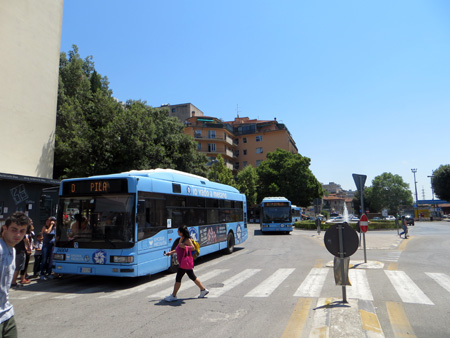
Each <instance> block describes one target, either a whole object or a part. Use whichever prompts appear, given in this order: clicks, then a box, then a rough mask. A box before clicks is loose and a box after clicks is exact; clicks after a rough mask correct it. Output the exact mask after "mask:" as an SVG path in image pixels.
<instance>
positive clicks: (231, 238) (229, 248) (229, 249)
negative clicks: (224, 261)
mask: <svg viewBox="0 0 450 338" xmlns="http://www.w3.org/2000/svg"><path fill="white" fill-rule="evenodd" d="M233 251H234V234H233V233H232V232H229V233H228V237H227V248H226V249H225V252H226V253H227V254H231V253H233Z"/></svg>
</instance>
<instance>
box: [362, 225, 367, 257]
mask: <svg viewBox="0 0 450 338" xmlns="http://www.w3.org/2000/svg"><path fill="white" fill-rule="evenodd" d="M363 241H364V263H367V255H366V233H365V232H363Z"/></svg>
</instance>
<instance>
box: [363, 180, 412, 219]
mask: <svg viewBox="0 0 450 338" xmlns="http://www.w3.org/2000/svg"><path fill="white" fill-rule="evenodd" d="M368 198H369V199H370V206H371V211H372V209H373V211H375V212H381V210H383V209H388V211H389V212H390V213H394V214H397V213H398V212H399V210H400V206H401V205H408V206H410V205H412V203H413V199H412V194H411V191H410V190H409V184H407V183H405V182H404V181H403V179H402V177H401V176H399V175H394V174H391V173H383V174H381V175H379V176H377V177H375V178H374V179H373V181H372V189H371V191H370V192H369V193H368Z"/></svg>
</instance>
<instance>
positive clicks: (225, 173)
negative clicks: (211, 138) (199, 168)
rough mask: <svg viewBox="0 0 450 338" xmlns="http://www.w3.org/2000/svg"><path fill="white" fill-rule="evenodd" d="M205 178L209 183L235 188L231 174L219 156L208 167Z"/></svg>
mask: <svg viewBox="0 0 450 338" xmlns="http://www.w3.org/2000/svg"><path fill="white" fill-rule="evenodd" d="M207 177H208V179H209V180H210V181H214V182H218V183H222V184H227V185H231V186H233V187H236V188H237V184H236V181H235V180H234V177H233V172H232V171H231V169H229V168H228V167H227V166H226V164H225V161H224V159H223V157H222V155H220V154H219V155H218V156H217V158H216V160H215V161H213V163H212V164H211V166H210V167H209V171H208V176H207Z"/></svg>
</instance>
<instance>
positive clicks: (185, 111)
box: [161, 103, 204, 123]
mask: <svg viewBox="0 0 450 338" xmlns="http://www.w3.org/2000/svg"><path fill="white" fill-rule="evenodd" d="M161 108H167V109H168V110H169V116H173V117H177V118H178V119H179V120H180V121H181V122H183V123H184V122H185V121H186V120H187V119H188V118H190V117H193V116H203V115H204V114H203V112H202V111H201V110H200V109H198V108H197V107H196V106H194V105H193V104H192V103H183V104H175V105H170V104H165V105H162V106H161Z"/></svg>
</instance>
